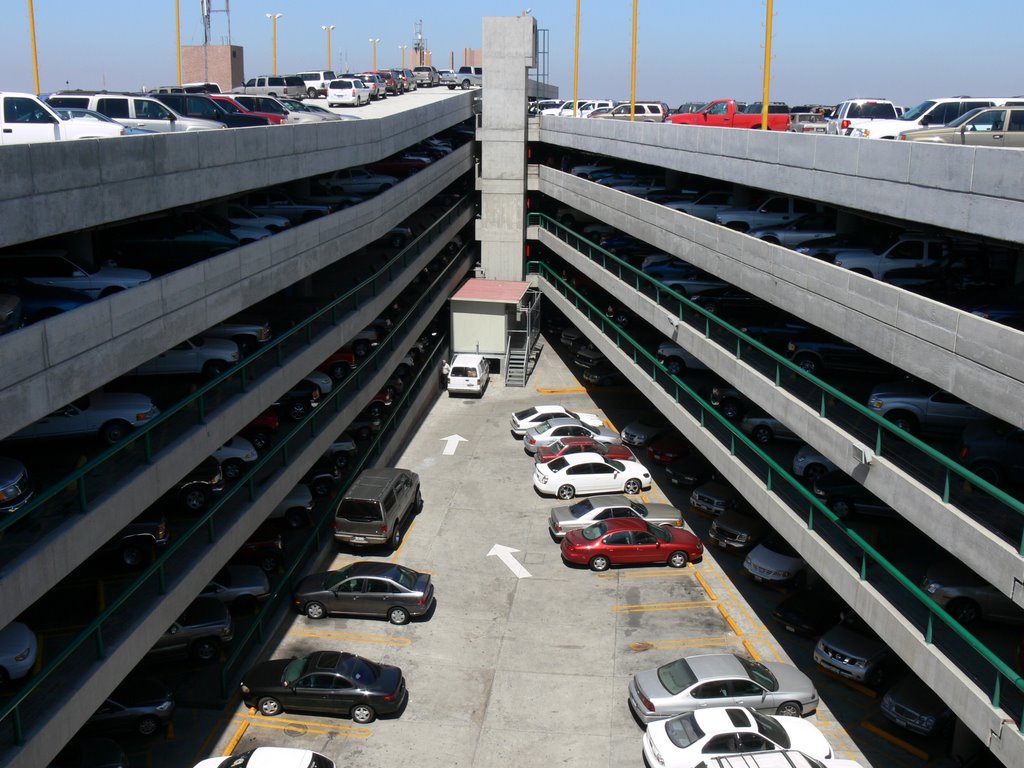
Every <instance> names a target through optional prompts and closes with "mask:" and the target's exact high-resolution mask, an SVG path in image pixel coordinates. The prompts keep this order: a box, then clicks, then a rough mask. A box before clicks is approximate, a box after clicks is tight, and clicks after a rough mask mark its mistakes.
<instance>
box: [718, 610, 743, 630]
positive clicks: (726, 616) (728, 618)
mask: <svg viewBox="0 0 1024 768" xmlns="http://www.w3.org/2000/svg"><path fill="white" fill-rule="evenodd" d="M718 612H719V613H720V614H722V618H723V619H725V623H726V624H728V625H729V627H730V628H731V629H732V631H733V632H734V633H736V634H737V635H742V634H743V630H742V629H740V628H739V626H737V624H736V622H735V621H733V618H732V616H730V615H729V612H728V611H727V610H726V609H725V606H724V605H722V604H721V603H718Z"/></svg>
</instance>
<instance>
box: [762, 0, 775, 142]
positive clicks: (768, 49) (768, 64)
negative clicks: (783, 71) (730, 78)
mask: <svg viewBox="0 0 1024 768" xmlns="http://www.w3.org/2000/svg"><path fill="white" fill-rule="evenodd" d="M765 14H766V15H765V21H764V86H763V93H762V94H761V128H762V130H765V131H767V130H768V86H769V84H770V83H771V79H772V0H768V2H767V3H766V5H765Z"/></svg>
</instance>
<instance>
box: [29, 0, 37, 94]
mask: <svg viewBox="0 0 1024 768" xmlns="http://www.w3.org/2000/svg"><path fill="white" fill-rule="evenodd" d="M28 31H29V35H30V36H31V39H32V75H33V76H34V77H35V79H36V93H39V55H38V53H37V52H36V12H35V9H34V8H33V7H32V0H28Z"/></svg>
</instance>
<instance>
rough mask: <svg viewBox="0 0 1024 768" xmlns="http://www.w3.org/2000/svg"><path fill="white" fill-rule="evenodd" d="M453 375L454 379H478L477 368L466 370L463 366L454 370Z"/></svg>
mask: <svg viewBox="0 0 1024 768" xmlns="http://www.w3.org/2000/svg"><path fill="white" fill-rule="evenodd" d="M451 375H452V377H453V378H463V379H472V378H475V377H476V368H465V367H462V366H460V367H458V368H452V373H451Z"/></svg>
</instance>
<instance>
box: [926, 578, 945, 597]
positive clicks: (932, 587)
mask: <svg viewBox="0 0 1024 768" xmlns="http://www.w3.org/2000/svg"><path fill="white" fill-rule="evenodd" d="M940 589H942V585H941V584H936V583H935V582H934V581H933V582H931V583H930V584H926V585H925V587H924V591H925V592H927V593H928V594H929V595H934V594H935V593H936V592H938V591H939V590H940Z"/></svg>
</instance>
